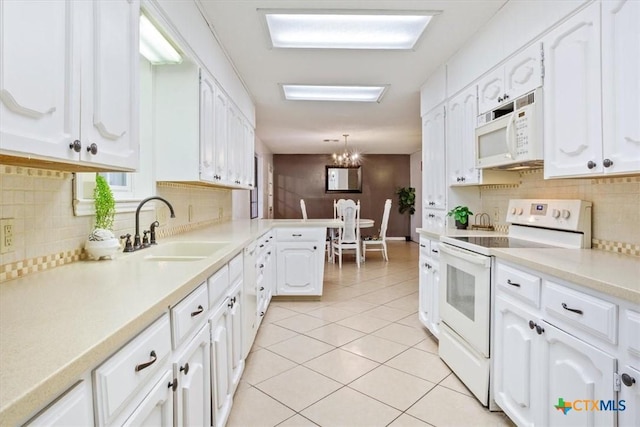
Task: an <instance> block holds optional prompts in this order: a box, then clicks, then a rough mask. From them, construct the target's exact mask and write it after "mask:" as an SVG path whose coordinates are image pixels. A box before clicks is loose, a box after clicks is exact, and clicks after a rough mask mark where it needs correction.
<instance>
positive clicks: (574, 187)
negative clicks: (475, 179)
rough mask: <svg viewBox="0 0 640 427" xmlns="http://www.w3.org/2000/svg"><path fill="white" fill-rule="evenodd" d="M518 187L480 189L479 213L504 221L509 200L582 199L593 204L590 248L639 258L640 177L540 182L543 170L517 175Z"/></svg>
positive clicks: (503, 223) (502, 222) (500, 221)
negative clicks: (518, 176)
mask: <svg viewBox="0 0 640 427" xmlns="http://www.w3.org/2000/svg"><path fill="white" fill-rule="evenodd" d="M520 177H521V179H520V184H519V185H494V186H485V187H481V189H480V196H481V203H482V209H481V211H482V212H486V213H488V214H489V216H490V217H491V218H492V222H494V219H495V218H496V217H497V218H499V220H498V221H497V225H498V226H499V227H505V226H506V225H507V224H506V223H505V222H504V220H505V215H506V212H507V205H508V201H509V199H514V198H518V199H536V198H539V199H581V200H586V201H590V202H592V203H593V211H592V222H593V226H592V245H593V247H594V248H597V249H604V250H611V251H615V252H620V253H626V254H630V255H640V176H628V177H615V178H610V177H605V178H573V179H549V180H545V179H543V171H542V169H537V170H531V171H526V172H521V173H520Z"/></svg>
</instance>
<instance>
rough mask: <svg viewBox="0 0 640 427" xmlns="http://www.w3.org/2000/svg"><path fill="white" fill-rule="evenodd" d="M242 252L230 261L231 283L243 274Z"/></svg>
mask: <svg viewBox="0 0 640 427" xmlns="http://www.w3.org/2000/svg"><path fill="white" fill-rule="evenodd" d="M242 262H243V259H242V253H241V254H240V255H238V256H236V257H235V258H234V259H232V260H231V261H229V283H234V282H235V281H236V280H238V279H239V278H240V276H242Z"/></svg>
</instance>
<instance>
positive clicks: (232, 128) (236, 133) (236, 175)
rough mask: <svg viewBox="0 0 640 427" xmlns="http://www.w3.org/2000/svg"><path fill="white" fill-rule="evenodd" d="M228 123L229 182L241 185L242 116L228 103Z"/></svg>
mask: <svg viewBox="0 0 640 427" xmlns="http://www.w3.org/2000/svg"><path fill="white" fill-rule="evenodd" d="M227 123H228V135H227V150H228V151H227V153H228V165H227V170H228V172H227V173H228V175H227V178H228V179H227V180H228V182H229V184H232V185H239V184H240V182H241V181H240V178H241V175H242V166H243V165H242V152H243V147H242V137H241V132H242V124H241V122H240V114H239V113H238V110H236V107H235V106H234V105H233V104H231V103H228V104H227Z"/></svg>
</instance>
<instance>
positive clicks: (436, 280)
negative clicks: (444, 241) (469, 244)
mask: <svg viewBox="0 0 640 427" xmlns="http://www.w3.org/2000/svg"><path fill="white" fill-rule="evenodd" d="M439 255H440V253H439V243H438V241H437V240H430V239H427V238H425V237H421V238H420V268H419V271H420V276H419V287H418V291H419V292H418V294H419V304H418V306H419V318H420V322H421V323H422V324H423V325H424V326H425V327H426V328H427V329H429V331H430V332H431V333H432V334H433V336H435V337H436V338H438V337H439V335H440V311H439V309H438V304H439V295H440V261H439Z"/></svg>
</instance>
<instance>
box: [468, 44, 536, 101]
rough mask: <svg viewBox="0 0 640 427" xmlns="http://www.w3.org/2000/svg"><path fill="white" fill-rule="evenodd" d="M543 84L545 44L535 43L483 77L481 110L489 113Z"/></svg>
mask: <svg viewBox="0 0 640 427" xmlns="http://www.w3.org/2000/svg"><path fill="white" fill-rule="evenodd" d="M541 85H542V65H541V48H540V45H539V44H538V43H534V44H532V45H531V46H529V47H528V48H526V49H524V50H523V51H522V52H520V53H517V54H516V55H514V56H513V57H512V58H511V59H509V60H507V61H506V62H505V63H504V65H501V66H499V67H497V68H495V69H494V70H492V71H490V72H489V73H488V74H487V75H486V76H484V77H483V78H482V79H480V80H479V82H478V111H479V113H485V112H487V111H489V110H491V109H493V108H495V107H496V106H498V105H500V104H501V103H503V102H505V101H508V100H510V99H515V98H517V97H518V96H520V95H524V94H525V93H527V92H530V91H532V90H534V89H535V88H537V87H540V86H541Z"/></svg>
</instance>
